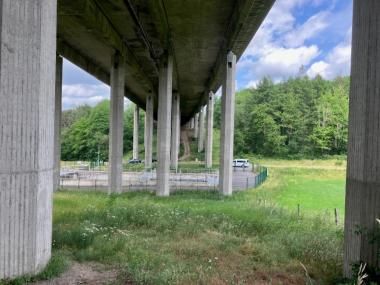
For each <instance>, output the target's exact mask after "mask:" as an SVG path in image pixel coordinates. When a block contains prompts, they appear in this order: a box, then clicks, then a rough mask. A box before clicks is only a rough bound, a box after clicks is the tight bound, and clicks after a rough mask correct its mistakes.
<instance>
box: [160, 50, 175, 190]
mask: <svg viewBox="0 0 380 285" xmlns="http://www.w3.org/2000/svg"><path fill="white" fill-rule="evenodd" d="M159 73H160V74H159V87H158V124H157V193H156V194H157V196H169V194H170V189H169V176H170V141H171V113H172V80H173V59H172V57H171V56H167V57H166V58H164V59H163V60H162V62H161V66H160V72H159Z"/></svg>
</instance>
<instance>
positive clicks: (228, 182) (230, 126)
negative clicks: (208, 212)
mask: <svg viewBox="0 0 380 285" xmlns="http://www.w3.org/2000/svg"><path fill="white" fill-rule="evenodd" d="M224 74H225V80H224V82H223V94H222V114H221V115H222V121H221V133H220V168H219V190H220V192H221V193H222V194H223V195H232V161H233V153H234V128H235V127H234V117H235V75H236V55H235V54H234V53H233V52H231V51H230V52H228V54H227V61H226V66H225V73H224Z"/></svg>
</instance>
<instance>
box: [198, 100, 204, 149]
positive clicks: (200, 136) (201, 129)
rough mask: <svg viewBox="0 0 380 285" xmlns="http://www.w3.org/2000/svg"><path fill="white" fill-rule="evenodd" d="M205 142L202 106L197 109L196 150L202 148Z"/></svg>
mask: <svg viewBox="0 0 380 285" xmlns="http://www.w3.org/2000/svg"><path fill="white" fill-rule="evenodd" d="M204 143H205V112H204V109H203V107H202V108H201V110H200V111H199V123H198V152H202V151H203V150H204Z"/></svg>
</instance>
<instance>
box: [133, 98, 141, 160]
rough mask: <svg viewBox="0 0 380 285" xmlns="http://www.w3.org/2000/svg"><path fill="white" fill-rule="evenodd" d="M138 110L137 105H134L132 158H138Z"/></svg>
mask: <svg viewBox="0 0 380 285" xmlns="http://www.w3.org/2000/svg"><path fill="white" fill-rule="evenodd" d="M139 110H140V109H139V106H137V105H135V109H134V112H133V159H139V125H140V112H139Z"/></svg>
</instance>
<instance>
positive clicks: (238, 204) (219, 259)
mask: <svg viewBox="0 0 380 285" xmlns="http://www.w3.org/2000/svg"><path fill="white" fill-rule="evenodd" d="M69 201H72V204H70V203H69ZM53 239H54V250H59V251H66V252H69V253H70V254H71V255H72V257H73V258H74V259H75V260H78V261H81V262H83V261H97V262H101V263H104V264H108V265H111V266H113V267H117V268H119V270H120V271H121V272H124V273H125V276H126V275H128V276H129V277H130V278H132V279H133V280H134V281H135V282H136V283H149V284H195V283H201V284H221V283H239V282H240V283H244V282H245V283H250V282H252V280H261V279H263V278H264V279H266V278H272V277H271V276H286V278H290V279H292V280H293V281H292V282H296V283H295V284H303V283H302V282H303V281H304V274H303V269H302V267H301V266H300V265H299V262H302V263H303V264H305V266H307V268H308V270H309V274H310V276H311V278H313V279H314V280H317V282H318V284H331V283H330V282H331V281H332V280H333V279H334V278H337V277H339V276H340V270H341V267H342V231H341V229H337V228H336V227H334V226H333V225H331V224H330V223H329V222H328V221H326V220H324V219H323V217H316V218H313V219H309V218H304V217H302V216H301V217H298V216H297V215H296V214H294V213H290V212H286V211H284V210H282V209H279V208H276V207H273V206H264V205H262V204H259V203H258V201H257V200H256V198H255V195H254V192H247V193H240V194H236V195H235V196H233V197H231V198H223V197H220V196H219V194H218V193H216V192H214V193H196V192H180V193H177V194H174V195H172V196H171V197H170V198H168V199H160V198H156V197H155V196H153V195H152V194H149V193H129V194H123V195H121V196H118V197H116V196H112V197H107V196H106V195H103V194H97V193H73V192H63V193H58V194H57V195H56V197H55V215H54V234H53ZM122 276H123V275H122ZM122 276H121V278H123V277H122ZM279 278H280V277H279ZM281 278H285V277H281ZM237 281H238V282H237Z"/></svg>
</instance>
